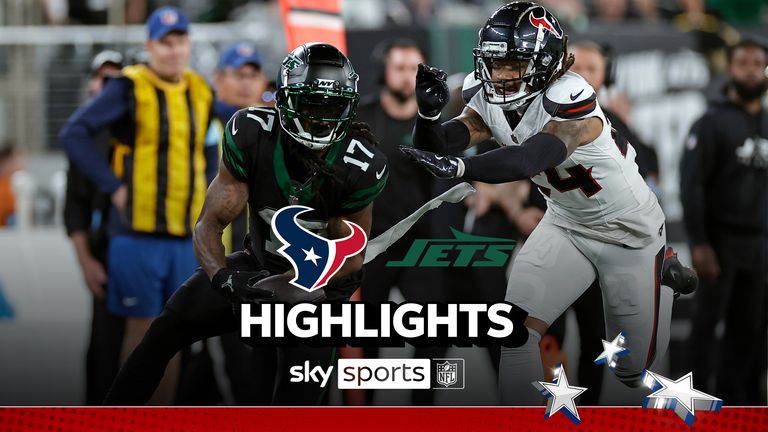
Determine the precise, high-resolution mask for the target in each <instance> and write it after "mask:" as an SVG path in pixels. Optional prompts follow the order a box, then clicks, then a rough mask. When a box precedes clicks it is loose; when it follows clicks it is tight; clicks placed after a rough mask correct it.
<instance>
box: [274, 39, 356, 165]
mask: <svg viewBox="0 0 768 432" xmlns="http://www.w3.org/2000/svg"><path fill="white" fill-rule="evenodd" d="M358 78H359V77H358V75H357V74H356V73H355V70H354V69H353V68H352V63H351V62H350V61H349V59H348V58H347V57H346V56H345V55H344V54H343V53H342V52H341V51H339V50H338V49H337V48H336V47H334V46H333V45H329V44H326V43H317V42H313V43H306V44H303V45H301V46H299V47H298V48H296V49H294V50H293V51H292V52H291V53H290V54H288V56H287V57H286V58H285V60H283V63H282V65H281V66H280V76H279V77H278V89H277V105H276V106H277V111H278V114H279V117H280V125H281V126H282V128H283V130H284V131H285V132H286V133H287V134H288V135H290V136H291V137H292V138H293V139H294V140H296V141H298V142H299V143H301V144H303V145H305V146H307V147H309V148H310V149H312V150H323V149H325V148H326V147H328V146H331V145H333V144H336V143H338V142H340V141H341V140H343V139H344V137H345V136H346V134H347V129H348V128H349V125H350V124H351V123H352V121H353V120H354V118H355V111H356V109H357V104H358V101H359V100H360V94H359V93H358V92H357V81H358Z"/></svg>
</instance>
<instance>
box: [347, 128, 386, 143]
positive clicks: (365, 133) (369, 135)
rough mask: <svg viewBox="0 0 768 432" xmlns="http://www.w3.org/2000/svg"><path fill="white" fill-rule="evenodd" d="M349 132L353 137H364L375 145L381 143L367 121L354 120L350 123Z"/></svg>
mask: <svg viewBox="0 0 768 432" xmlns="http://www.w3.org/2000/svg"><path fill="white" fill-rule="evenodd" d="M347 133H348V134H349V136H352V137H359V138H364V139H365V140H366V141H368V142H369V143H371V144H373V145H374V146H377V147H378V145H379V142H378V141H377V140H376V136H375V135H374V134H373V132H371V127H370V126H369V125H368V123H366V122H353V123H352V124H350V125H349V130H348V131H347Z"/></svg>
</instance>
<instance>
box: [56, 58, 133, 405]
mask: <svg viewBox="0 0 768 432" xmlns="http://www.w3.org/2000/svg"><path fill="white" fill-rule="evenodd" d="M122 63H123V56H122V54H120V53H119V52H117V51H111V50H106V51H102V52H100V53H98V54H97V55H96V56H95V57H94V58H93V61H92V62H91V70H90V79H89V80H88V83H87V96H88V98H91V97H94V96H96V95H97V94H99V93H101V90H102V89H103V87H104V83H105V81H107V80H108V79H111V78H114V77H116V76H117V75H119V74H120V68H121V67H122ZM95 142H96V145H97V146H98V147H99V150H100V151H101V153H102V154H103V155H104V158H105V159H108V155H109V148H110V143H109V133H108V132H107V131H103V132H102V133H101V134H100V135H99V136H98V137H97V138H96V139H95ZM108 215H109V195H107V194H104V193H101V192H99V191H98V189H97V188H96V185H94V184H93V183H92V182H91V181H90V180H88V179H87V178H86V177H85V176H84V175H83V174H82V173H81V172H80V170H78V169H77V167H76V166H75V164H73V163H72V162H71V161H70V164H69V170H68V171H67V194H66V199H65V204H64V225H65V227H66V229H67V234H68V235H69V237H70V239H71V240H72V244H73V245H74V247H75V253H76V255H77V261H78V263H79V265H80V271H81V272H82V274H83V279H84V280H85V285H86V287H87V288H88V290H89V291H90V293H91V297H92V308H93V309H92V314H91V332H90V337H89V342H88V351H87V353H86V357H85V403H86V405H99V404H101V401H102V400H104V396H106V395H107V391H108V390H109V386H110V384H112V380H113V379H114V378H115V375H117V371H118V368H119V367H120V349H121V345H122V340H123V330H124V328H125V323H124V320H123V318H122V317H118V316H116V315H113V314H112V313H110V312H109V311H108V310H107V303H106V291H105V290H106V285H107V272H106V270H105V269H106V267H107V248H108V241H107V220H108Z"/></svg>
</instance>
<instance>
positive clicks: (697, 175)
mask: <svg viewBox="0 0 768 432" xmlns="http://www.w3.org/2000/svg"><path fill="white" fill-rule="evenodd" d="M715 149H716V137H715V131H714V127H713V126H712V121H707V117H703V118H702V119H700V120H699V121H698V122H696V123H695V124H694V125H693V127H692V128H691V133H690V135H689V136H688V139H687V140H686V143H685V151H684V153H683V157H682V158H681V160H680V199H681V201H682V203H683V223H684V224H685V230H686V232H687V234H688V238H689V240H690V242H691V243H692V244H702V243H709V238H708V235H707V195H706V193H705V186H706V182H707V179H708V178H709V177H710V175H711V174H712V168H713V165H714V159H715V157H714V156H715Z"/></svg>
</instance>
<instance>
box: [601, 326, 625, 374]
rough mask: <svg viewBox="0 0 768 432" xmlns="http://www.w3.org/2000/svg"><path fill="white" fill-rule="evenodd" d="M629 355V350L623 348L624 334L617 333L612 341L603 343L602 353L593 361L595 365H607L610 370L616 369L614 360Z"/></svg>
mask: <svg viewBox="0 0 768 432" xmlns="http://www.w3.org/2000/svg"><path fill="white" fill-rule="evenodd" d="M627 354H629V350H628V349H627V348H624V332H619V334H618V335H616V337H615V338H613V340H612V341H610V342H608V341H607V340H604V341H603V352H602V353H600V355H599V356H597V358H596V359H595V364H598V365H599V364H603V363H608V367H609V368H610V369H614V368H615V367H616V360H617V359H618V358H619V357H621V356H625V355H627Z"/></svg>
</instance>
